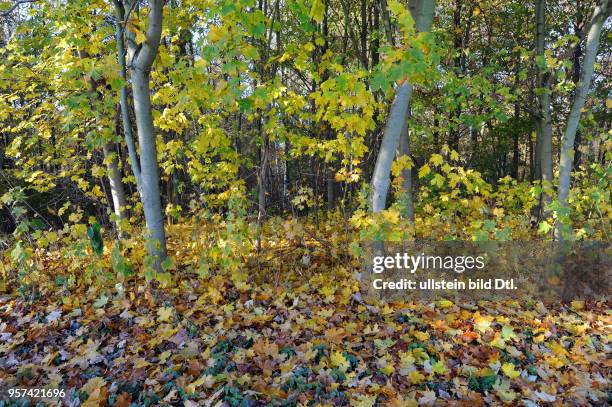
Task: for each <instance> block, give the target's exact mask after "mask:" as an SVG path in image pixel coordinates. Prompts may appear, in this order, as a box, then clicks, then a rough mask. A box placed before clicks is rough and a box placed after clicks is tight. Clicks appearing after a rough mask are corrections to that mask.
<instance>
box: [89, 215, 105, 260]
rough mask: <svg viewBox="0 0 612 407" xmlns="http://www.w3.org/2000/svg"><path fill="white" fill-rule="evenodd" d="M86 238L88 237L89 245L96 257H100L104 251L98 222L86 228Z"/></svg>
mask: <svg viewBox="0 0 612 407" xmlns="http://www.w3.org/2000/svg"><path fill="white" fill-rule="evenodd" d="M87 237H89V243H91V248H92V249H93V251H94V253H95V254H96V256H101V255H102V252H103V251H104V241H103V240H102V235H101V234H100V224H99V223H98V222H96V223H94V224H93V225H91V226H89V227H88V228H87Z"/></svg>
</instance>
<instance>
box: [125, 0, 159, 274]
mask: <svg viewBox="0 0 612 407" xmlns="http://www.w3.org/2000/svg"><path fill="white" fill-rule="evenodd" d="M163 6H164V1H163V0H149V16H148V27H147V33H146V40H145V41H144V42H143V43H142V44H140V45H139V46H136V45H135V44H133V43H132V44H131V46H132V50H131V52H130V53H131V55H132V58H131V59H132V61H131V62H132V64H131V67H132V69H131V76H132V93H133V98H134V116H135V118H136V129H137V132H138V144H139V146H140V171H141V174H140V175H141V181H142V185H141V188H140V189H141V200H142V206H143V209H144V215H145V222H146V225H147V229H148V234H149V236H148V238H149V242H148V244H147V249H148V252H149V256H151V257H153V258H154V259H155V267H156V269H157V270H158V271H159V270H161V262H162V260H164V259H165V257H166V235H165V231H164V218H163V214H162V207H161V196H160V189H159V166H158V163H157V143H156V136H155V127H154V126H153V110H152V107H151V89H150V87H149V80H150V72H151V66H152V65H153V61H154V60H155V57H156V56H157V51H158V48H159V43H160V39H161V31H162V12H163V10H162V9H163Z"/></svg>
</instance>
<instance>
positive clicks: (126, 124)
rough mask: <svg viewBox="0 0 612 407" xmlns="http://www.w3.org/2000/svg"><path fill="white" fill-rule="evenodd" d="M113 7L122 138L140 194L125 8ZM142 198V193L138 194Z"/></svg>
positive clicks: (116, 1)
mask: <svg viewBox="0 0 612 407" xmlns="http://www.w3.org/2000/svg"><path fill="white" fill-rule="evenodd" d="M114 5H115V17H116V21H115V38H116V42H117V57H118V60H119V74H120V75H121V79H123V82H124V83H123V85H122V86H121V88H120V89H119V106H120V108H121V122H122V125H123V137H124V138H125V144H126V145H127V148H128V154H129V156H130V164H131V167H132V172H133V173H134V178H136V188H137V189H138V192H139V193H140V186H141V185H142V180H141V178H140V163H139V161H138V154H137V153H136V144H135V143H134V135H133V134H132V122H131V120H130V107H129V104H128V95H127V85H126V84H127V69H126V63H125V58H126V50H125V30H124V28H123V21H124V19H125V8H124V7H123V4H122V3H121V2H120V1H119V0H114ZM140 196H141V198H142V193H140Z"/></svg>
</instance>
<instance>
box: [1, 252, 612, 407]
mask: <svg viewBox="0 0 612 407" xmlns="http://www.w3.org/2000/svg"><path fill="white" fill-rule="evenodd" d="M321 248H322V253H323V252H324V251H325V250H326V249H325V247H324V245H323V246H321ZM300 256H302V255H300ZM301 263H302V270H301V271H299V270H298V271H296V272H295V273H293V274H292V278H291V279H288V280H287V281H285V282H283V283H279V282H278V281H274V280H275V279H276V278H275V277H274V276H275V275H276V274H277V273H281V272H284V271H282V270H280V271H278V272H277V271H275V270H271V269H270V268H266V267H261V265H262V264H263V265H264V266H265V264H266V263H265V261H264V262H261V263H258V264H259V265H258V266H255V265H253V263H252V262H251V263H249V264H250V265H249V266H248V267H250V269H249V270H248V271H249V274H250V275H251V276H252V277H251V278H250V280H249V282H248V283H246V284H245V283H242V284H234V283H233V282H232V280H231V279H230V278H227V276H224V275H223V274H222V273H219V274H212V275H211V276H209V277H207V278H203V277H202V276H198V275H196V274H193V273H189V272H186V271H183V270H181V269H180V268H179V269H177V270H175V271H174V273H177V274H178V276H177V278H178V279H180V280H181V281H182V283H181V287H180V288H174V289H171V288H168V289H161V288H159V287H157V288H156V287H155V284H146V283H145V282H144V280H143V279H142V278H137V277H132V278H131V279H129V280H128V281H126V282H125V284H124V287H123V288H122V289H120V290H114V291H107V294H101V293H100V291H99V290H96V289H94V288H92V287H86V286H83V285H81V286H79V288H78V289H75V290H73V291H72V292H70V293H69V294H66V293H65V292H64V293H60V292H58V293H57V295H50V294H47V295H45V296H44V297H42V298H40V299H37V300H35V301H28V300H25V299H22V298H19V297H18V296H16V295H6V294H5V295H1V296H0V321H1V322H0V388H7V387H19V386H50V387H61V388H65V389H67V396H66V397H65V398H64V399H63V400H62V401H61V403H62V405H70V406H76V405H81V404H82V405H86V406H104V405H115V406H129V405H134V406H136V405H138V406H141V405H185V406H196V405H219V406H260V405H333V406H339V405H352V406H374V405H394V406H410V405H449V404H450V405H466V406H477V405H491V404H510V405H527V406H535V405H602V406H603V405H609V403H610V395H611V394H612V390H611V387H610V384H609V377H610V370H611V367H612V363H611V362H610V360H611V358H610V336H611V334H612V332H611V331H610V326H611V323H612V317H611V314H610V308H609V304H602V303H581V302H575V303H572V304H571V305H561V304H557V305H554V306H552V305H548V306H546V305H544V304H542V303H539V302H529V301H522V302H518V301H514V302H513V301H507V302H496V303H461V304H455V303H453V302H451V301H439V302H435V303H420V302H419V303H412V302H404V303H393V304H383V303H376V302H368V301H366V300H364V299H363V297H362V296H361V295H360V285H359V282H358V281H357V280H356V279H355V271H356V266H354V265H353V266H351V265H350V262H345V263H344V264H342V262H339V261H337V260H335V261H331V260H330V261H329V262H326V257H325V255H316V254H312V257H309V258H307V259H306V260H305V259H304V257H303V256H302V257H301ZM245 267H247V266H245ZM180 273H183V275H181V274H180ZM257 275H263V276H267V277H268V278H267V279H266V278H262V279H259V280H258V279H257V278H255V277H254V276H257ZM270 276H272V277H274V278H269V277H270ZM276 277H278V276H276ZM276 280H278V279H276ZM1 403H2V402H0V404H1Z"/></svg>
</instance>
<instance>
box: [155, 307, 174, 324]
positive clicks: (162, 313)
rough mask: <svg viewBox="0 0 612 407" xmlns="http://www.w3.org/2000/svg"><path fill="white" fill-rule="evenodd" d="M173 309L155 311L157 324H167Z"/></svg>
mask: <svg viewBox="0 0 612 407" xmlns="http://www.w3.org/2000/svg"><path fill="white" fill-rule="evenodd" d="M173 312H174V309H173V308H172V307H161V308H159V309H158V310H157V315H158V317H157V320H158V321H159V322H167V321H170V318H172V314H173Z"/></svg>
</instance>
